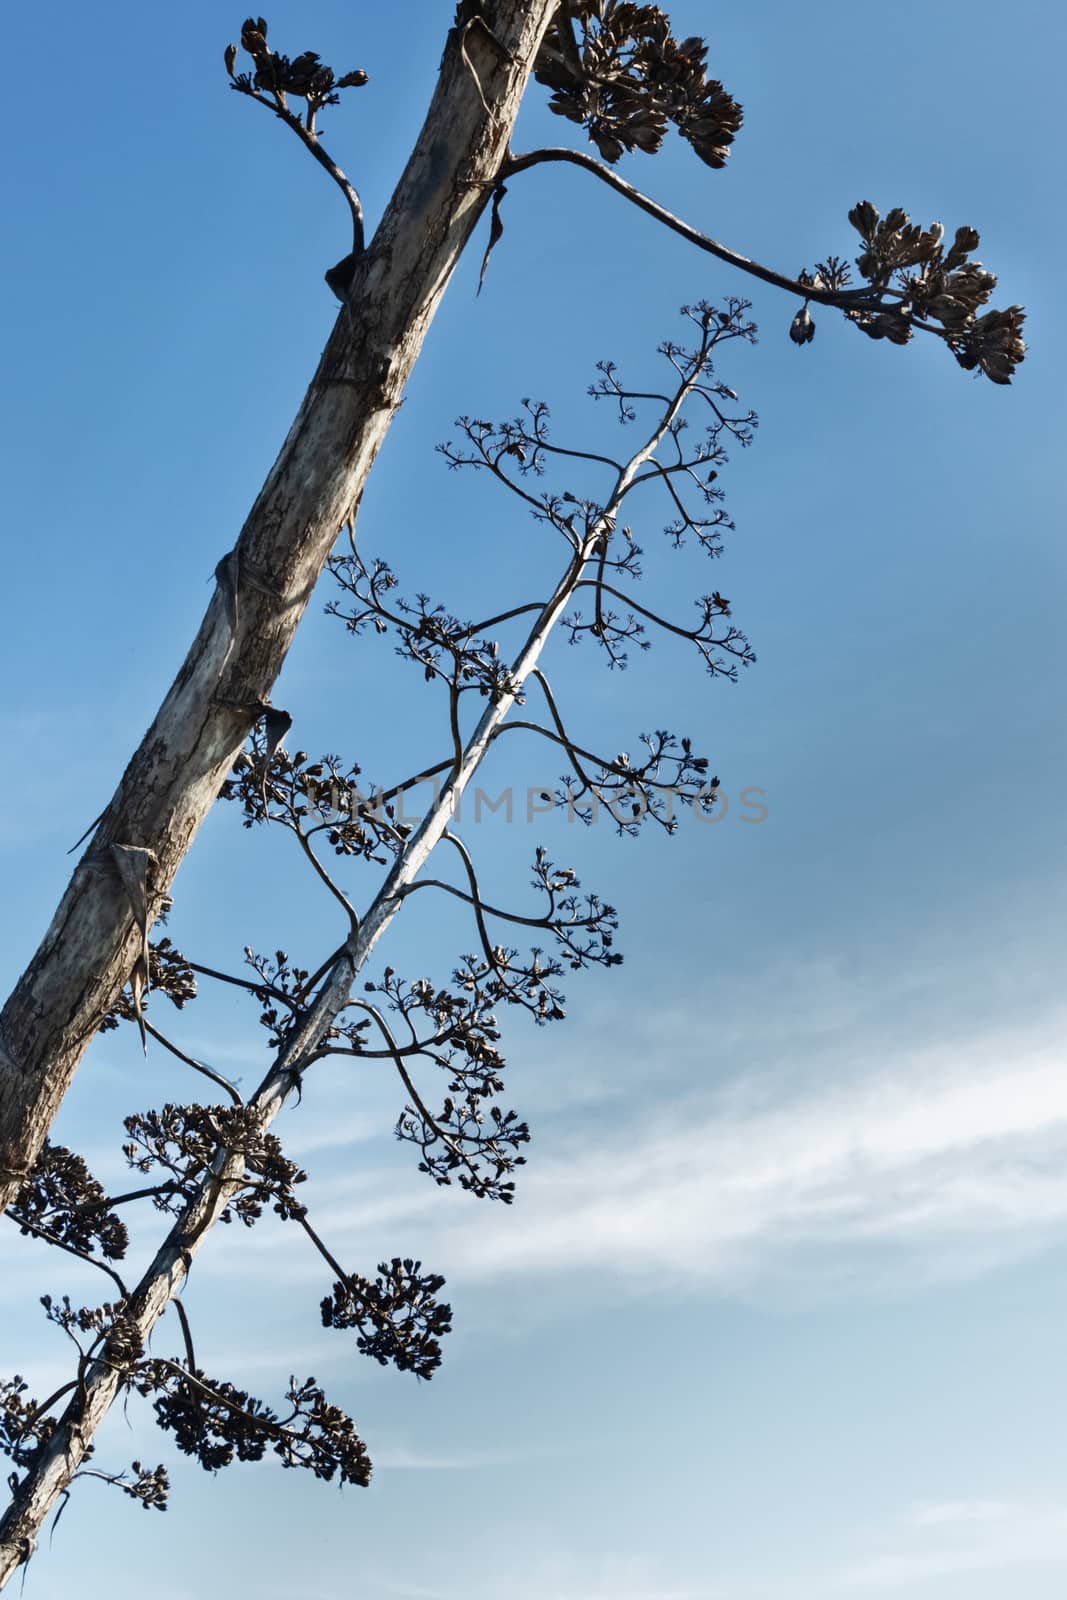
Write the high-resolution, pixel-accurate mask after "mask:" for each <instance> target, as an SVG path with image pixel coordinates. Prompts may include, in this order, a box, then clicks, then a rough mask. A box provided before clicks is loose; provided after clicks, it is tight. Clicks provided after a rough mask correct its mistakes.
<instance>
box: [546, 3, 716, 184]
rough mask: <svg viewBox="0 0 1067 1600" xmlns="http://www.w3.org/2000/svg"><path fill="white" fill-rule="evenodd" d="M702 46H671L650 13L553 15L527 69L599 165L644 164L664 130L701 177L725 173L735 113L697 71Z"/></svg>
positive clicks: (654, 11)
mask: <svg viewBox="0 0 1067 1600" xmlns="http://www.w3.org/2000/svg"><path fill="white" fill-rule="evenodd" d="M707 55H708V51H707V46H706V45H705V43H704V41H703V40H702V39H698V38H689V39H682V40H677V39H675V38H674V37H673V35H672V34H671V24H670V18H669V17H668V16H666V14H665V13H664V12H662V11H661V10H660V9H659V7H658V6H642V5H632V4H630V3H629V0H572V3H570V4H566V5H561V6H560V8H559V11H558V12H557V14H556V17H555V19H554V21H553V23H552V25H551V27H550V28H549V31H548V33H547V35H546V37H545V41H544V44H543V46H542V48H541V52H540V54H539V56H538V58H537V62H536V64H535V67H534V76H535V77H536V78H537V80H538V82H539V83H543V84H545V85H546V86H547V87H548V88H549V89H551V90H552V98H551V100H550V101H549V105H550V106H551V108H552V110H553V111H555V112H557V113H558V115H560V116H561V117H566V118H567V119H568V121H570V122H576V123H578V124H579V125H580V126H581V127H583V128H585V130H586V132H587V133H588V134H589V137H590V139H591V140H592V141H593V143H594V144H595V145H596V147H597V149H598V150H599V151H600V154H601V155H602V156H603V158H604V160H605V161H609V162H615V161H618V159H619V157H620V156H621V155H622V153H623V151H624V150H641V151H643V152H644V153H645V154H646V155H651V154H653V153H654V152H655V151H656V150H658V149H659V147H660V145H661V144H662V142H663V136H664V134H665V133H666V131H667V127H668V125H669V124H671V123H673V124H674V126H675V127H676V128H677V129H678V132H679V133H680V134H681V135H682V137H683V139H687V140H688V141H689V143H690V144H691V145H692V147H693V149H694V150H695V152H696V154H697V155H698V156H699V157H700V159H701V161H703V162H705V163H706V164H707V165H708V166H709V167H722V166H725V164H726V160H727V157H728V156H729V154H730V145H731V144H732V143H733V139H734V135H735V134H736V133H737V130H738V129H739V128H740V126H741V107H740V106H739V105H738V104H737V102H736V100H733V99H732V98H731V97H730V95H728V94H727V93H726V90H725V89H724V88H723V86H722V84H721V83H720V82H719V81H718V79H717V78H709V77H708V76H707V71H706V62H707Z"/></svg>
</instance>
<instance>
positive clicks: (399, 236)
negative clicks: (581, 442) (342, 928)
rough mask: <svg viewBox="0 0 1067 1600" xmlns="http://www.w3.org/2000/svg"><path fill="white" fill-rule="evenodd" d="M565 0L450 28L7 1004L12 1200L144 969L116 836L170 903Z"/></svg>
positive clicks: (366, 466)
mask: <svg viewBox="0 0 1067 1600" xmlns="http://www.w3.org/2000/svg"><path fill="white" fill-rule="evenodd" d="M555 7H556V0H497V3H496V4H495V6H493V7H491V8H490V10H491V13H492V31H491V32H490V29H489V27H488V26H486V25H484V24H483V23H482V22H481V21H479V22H476V23H472V24H467V25H463V24H461V25H460V26H457V27H456V28H454V29H453V30H452V32H451V33H450V34H449V36H448V40H447V43H446V46H445V53H444V58H443V60H442V64H441V74H440V79H439V82H438V85H437V89H436V91H435V94H434V97H433V100H432V101H431V104H430V108H429V111H428V114H427V117H426V121H425V124H424V126H423V129H422V132H421V133H420V135H419V139H418V142H417V143H416V145H415V148H414V151H413V152H412V155H411V158H410V160H409V161H408V164H407V167H406V169H405V171H404V173H403V175H402V177H401V179H400V182H399V184H398V185H397V188H396V191H395V193H394V195H393V198H392V200H391V201H390V203H389V206H388V208H387V210H386V212H385V215H384V216H383V218H382V221H381V224H380V226H379V227H378V229H377V231H376V233H375V235H374V237H373V239H372V240H371V242H370V245H369V246H368V249H367V252H366V254H365V255H364V256H363V257H362V259H361V261H360V263H359V265H358V268H357V271H356V275H355V280H354V283H353V285H352V289H351V293H350V296H349V303H348V306H347V307H346V308H344V309H343V310H342V312H341V314H340V316H339V317H338V319H337V323H336V325H335V327H334V330H333V333H332V335H331V337H330V340H329V342H328V344H327V346H326V348H325V350H324V352H323V355H322V358H321V360H320V362H319V365H318V370H317V371H316V373H315V376H314V378H313V379H312V382H311V386H310V388H309V389H308V392H307V394H306V396H305V398H304V401H303V404H302V405H301V407H300V410H299V412H298V414H297V417H296V420H295V422H294V423H293V426H292V428H291V429H290V431H289V436H288V438H287V439H286V441H285V443H284V445H283V446H282V449H281V453H280V454H279V456H278V459H277V461H276V462H275V464H274V466H273V467H272V469H271V472H270V474H269V476H268V478H267V481H266V483H265V484H264V486H263V489H262V490H261V492H260V494H259V496H258V498H257V500H256V502H255V504H254V506H253V507H252V510H251V512H250V514H249V517H248V520H247V522H246V523H245V525H244V527H243V529H242V530H241V534H240V537H239V538H238V541H237V545H236V548H235V552H234V555H233V558H232V559H231V561H230V563H229V570H230V572H231V573H232V574H233V575H234V577H235V580H236V588H237V625H236V631H235V632H234V630H233V628H232V619H233V604H232V597H228V596H227V594H226V592H225V590H224V588H223V586H221V585H220V587H219V589H218V590H217V592H216V594H215V596H214V598H213V600H212V602H211V604H210V605H209V607H208V610H207V614H206V615H205V617H204V620H203V622H202V623H201V626H200V630H199V632H198V634H197V636H196V639H195V640H194V642H193V645H192V648H191V649H190V651H189V654H188V656H187V657H186V659H185V662H184V664H183V665H182V668H181V670H180V672H179V673H178V676H177V678H176V679H175V681H174V683H173V685H172V686H171V689H170V691H169V693H168V694H167V696H166V699H165V700H164V702H163V704H162V706H161V707H160V709H159V712H158V714H157V716H156V719H155V721H154V722H153V723H152V726H151V727H150V728H149V730H148V732H147V733H146V734H145V737H144V739H143V740H142V742H141V745H140V748H139V749H138V750H137V752H136V754H135V755H134V757H133V759H132V760H131V761H130V764H129V766H128V767H127V769H126V771H125V773H124V774H123V777H122V781H121V782H120V784H119V787H118V789H117V791H116V793H115V795H114V796H113V798H112V800H111V802H110V804H109V805H108V807H107V810H106V812H105V813H104V815H103V818H102V820H101V822H100V824H99V826H98V827H97V829H96V831H95V833H94V836H93V838H92V840H91V842H90V845H89V848H88V850H87V851H86V853H85V855H84V856H83V857H82V859H81V861H80V862H79V864H78V866H77V868H76V869H75V872H74V875H73V877H72V879H71V882H70V886H69V887H68V889H67V892H66V894H65V895H64V897H63V900H62V902H61V903H60V906H59V908H58V910H57V911H56V914H55V916H54V917H53V919H52V924H51V926H50V927H49V929H48V932H47V933H46V934H45V937H44V940H43V942H42V944H41V946H40V948H39V949H38V951H37V953H36V955H35V956H34V957H33V960H32V961H31V963H30V965H29V966H28V967H27V969H26V971H25V972H24V974H23V976H22V977H21V978H20V980H19V982H18V985H17V986H16V988H15V990H14V992H13V993H12V995H11V997H10V999H9V1000H8V1002H7V1004H6V1005H5V1007H4V1009H3V1012H2V1013H0V1210H2V1209H4V1208H5V1207H6V1206H7V1205H8V1204H9V1203H10V1201H11V1200H12V1199H13V1198H14V1195H15V1194H16V1193H17V1192H18V1190H19V1188H20V1187H21V1185H22V1183H23V1181H24V1179H25V1176H26V1173H27V1171H28V1169H29V1167H30V1166H31V1165H32V1163H33V1161H34V1159H35V1158H36V1156H37V1153H38V1151H39V1150H40V1147H41V1145H42V1143H43V1141H44V1139H45V1136H46V1134H47V1132H48V1129H49V1127H50V1125H51V1123H52V1119H53V1117H54V1116H55V1113H56V1111H57V1109H58V1107H59V1105H60V1102H61V1101H62V1099H63V1096H64V1094H65V1093H66V1091H67V1088H68V1087H69V1085H70V1082H71V1079H72V1077H73V1075H74V1072H75V1070H76V1068H77V1065H78V1063H79V1061H80V1059H81V1057H82V1054H83V1052H84V1051H85V1048H86V1046H87V1045H88V1043H89V1041H90V1040H91V1039H92V1037H93V1035H94V1034H95V1033H96V1031H97V1029H98V1027H99V1025H100V1021H101V1018H102V1017H103V1015H104V1013H105V1011H106V1010H107V1009H108V1007H109V1006H111V1005H112V1004H113V1003H114V1001H115V999H116V997H117V996H118V994H119V992H120V990H121V988H122V986H123V984H124V983H125V982H126V980H127V979H128V978H129V977H130V975H131V972H132V970H133V968H134V964H135V962H136V960H137V957H138V952H139V946H140V937H141V936H140V933H139V931H138V928H137V926H136V923H135V919H134V916H133V913H132V911H131V908H130V902H129V898H128V896H127V893H126V890H125V889H124V887H123V883H122V880H121V878H120V877H119V874H118V872H117V871H116V870H115V866H114V856H113V854H112V852H111V849H110V846H112V845H114V844H120V845H132V846H135V847H140V848H145V849H148V850H151V851H152V852H153V856H154V862H153V865H152V870H151V875H150V879H149V889H150V895H149V900H150V913H155V912H157V911H158V908H159V903H160V899H161V897H162V896H163V895H164V894H165V893H166V891H167V889H168V888H169V886H170V884H171V882H172V880H173V877H174V874H175V872H176V871H177V869H178V866H179V865H180V863H181V861H182V858H183V857H184V855H185V853H186V851H187V850H188V849H189V847H190V845H191V844H192V841H193V839H194V837H195V835H196V832H197V829H198V828H199V826H200V824H201V822H202V821H203V820H204V817H205V816H206V814H207V812H208V810H209V808H210V806H211V804H212V802H213V801H214V799H215V797H216V795H217V794H218V791H219V786H220V784H221V782H222V780H223V778H224V777H225V775H226V773H227V771H228V770H229V768H230V766H231V764H232V762H233V759H234V756H235V755H236V754H237V752H238V750H239V749H240V748H241V745H242V743H243V742H244V739H245V736H246V734H247V733H248V730H249V728H250V726H251V725H252V723H253V722H254V721H255V720H256V717H257V715H258V708H259V707H260V706H261V705H262V704H263V702H264V701H266V700H267V699H268V697H269V695H270V691H271V686H272V685H273V683H274V681H275V678H276V677H277V675H278V672H279V670H280V668H281V665H282V662H283V661H284V659H285V655H286V652H287V650H288V648H289V645H290V643H291V641H292V638H293V634H294V632H295V630H296V627H297V624H298V622H299V621H300V618H301V616H302V614H303V611H304V607H305V606H306V604H307V602H308V599H309V597H310V594H311V591H312V588H313V586H314V584H315V581H316V579H317V577H318V575H319V572H320V571H321V569H322V566H323V564H324V562H325V560H326V557H327V555H328V554H329V552H330V549H331V547H332V545H333V543H334V540H335V538H336V536H337V532H338V529H339V528H340V526H341V525H342V523H343V522H344V521H345V519H346V518H347V517H348V516H349V515H350V514H351V512H352V510H353V508H354V506H355V505H356V504H357V503H358V500H359V496H360V493H361V492H362V488H363V484H364V482H365V480H366V476H367V473H368V471H369V470H370V467H371V465H372V464H373V461H374V458H375V456H376V454H377V452H378V449H379V447H380V445H381V443H382V440H383V439H384V437H385V434H386V432H387V431H388V428H389V424H390V422H391V420H392V417H393V415H394V413H395V411H396V408H397V406H398V405H399V403H400V398H401V394H402V391H403V388H404V384H405V382H406V380H407V378H408V376H409V374H410V372H411V369H412V367H413V365H414V363H415V360H416V358H417V356H418V353H419V350H420V348H421V345H422V341H423V338H424V337H425V334H426V330H427V328H428V327H429V324H430V322H431V320H432V318H433V315H434V312H435V310H436V309H437V306H438V303H439V301H440V299H441V296H442V294H443V293H444V290H445V288H446V286H447V284H448V281H449V278H450V277H451V274H452V272H453V270H454V268H455V266H456V263H457V261H458V260H459V257H460V255H461V253H462V251H463V249H464V247H465V245H466V244H467V242H468V240H469V239H470V236H471V233H472V231H473V229H474V227H475V224H476V223H477V221H478V218H479V216H480V215H481V213H482V211H483V209H484V207H485V204H486V201H487V199H488V197H489V194H490V192H491V190H490V184H491V181H492V179H493V178H494V177H495V176H496V174H497V172H498V170H499V168H500V165H501V162H502V161H503V159H504V157H505V154H506V152H507V147H508V140H509V137H510V134H511V129H512V127H513V124H514V121H515V116H516V113H517V111H518V108H519V103H520V101H521V98H522V93H523V89H524V87H525V84H526V80H527V77H528V74H529V71H530V68H531V65H532V63H533V60H534V57H535V55H536V53H537V50H538V47H539V45H540V43H541V40H542V38H543V36H544V33H545V30H546V28H547V26H548V23H549V20H550V18H551V15H552V13H553V11H554V10H555Z"/></svg>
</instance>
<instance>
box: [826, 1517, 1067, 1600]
mask: <svg viewBox="0 0 1067 1600" xmlns="http://www.w3.org/2000/svg"><path fill="white" fill-rule="evenodd" d="M1065 1560H1067V1510H1065V1509H1064V1508H1063V1507H1062V1506H1057V1505H1052V1504H1038V1503H1025V1502H1013V1501H1007V1500H952V1501H946V1502H942V1503H934V1504H931V1503H929V1502H924V1503H921V1504H919V1505H917V1506H914V1507H912V1508H911V1510H910V1512H909V1513H908V1514H907V1515H906V1516H905V1517H903V1518H902V1519H901V1524H900V1527H899V1529H898V1530H897V1532H896V1534H895V1536H894V1537H893V1538H892V1540H891V1541H887V1543H886V1546H885V1547H884V1548H883V1549H882V1550H880V1551H879V1552H878V1553H876V1554H874V1555H872V1556H870V1557H867V1558H864V1559H861V1560H859V1561H856V1562H854V1563H853V1564H851V1565H850V1566H848V1567H846V1568H845V1569H844V1571H842V1572H841V1573H839V1574H838V1575H837V1576H836V1578H835V1579H834V1580H832V1587H833V1588H834V1589H836V1590H839V1591H844V1592H846V1593H848V1592H851V1591H854V1590H855V1591H861V1592H862V1591H865V1590H872V1589H873V1590H891V1591H892V1590H898V1589H899V1590H900V1592H901V1593H902V1594H903V1593H911V1592H912V1590H913V1589H914V1588H915V1586H916V1585H925V1584H927V1583H933V1582H934V1581H935V1580H937V1579H939V1578H945V1577H950V1576H952V1575H953V1574H958V1573H967V1572H969V1573H979V1572H986V1571H996V1570H999V1569H1001V1568H1003V1569H1005V1570H1008V1569H1011V1568H1016V1567H1025V1566H1033V1565H1040V1564H1048V1563H1061V1562H1063V1561H1065ZM936 1592H940V1588H938V1590H937V1591H936Z"/></svg>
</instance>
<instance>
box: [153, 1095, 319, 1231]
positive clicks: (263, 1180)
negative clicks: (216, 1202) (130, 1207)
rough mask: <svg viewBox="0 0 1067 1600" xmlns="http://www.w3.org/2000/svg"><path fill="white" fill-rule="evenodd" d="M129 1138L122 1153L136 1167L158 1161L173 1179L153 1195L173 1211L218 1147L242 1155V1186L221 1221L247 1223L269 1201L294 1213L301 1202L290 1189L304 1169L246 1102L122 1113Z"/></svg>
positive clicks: (301, 1179)
mask: <svg viewBox="0 0 1067 1600" xmlns="http://www.w3.org/2000/svg"><path fill="white" fill-rule="evenodd" d="M125 1128H126V1131H127V1133H128V1134H129V1135H130V1142H129V1143H128V1144H125V1145H123V1147H122V1148H123V1154H124V1155H125V1157H126V1159H127V1161H128V1162H129V1164H130V1166H131V1167H134V1168H135V1169H136V1170H137V1171H138V1172H145V1173H147V1172H150V1171H151V1170H152V1168H153V1167H162V1168H163V1169H164V1170H165V1171H167V1172H169V1173H171V1174H172V1177H173V1179H174V1182H173V1183H172V1184H170V1185H168V1186H167V1188H166V1189H165V1191H163V1192H161V1193H160V1194H158V1195H157V1196H156V1197H155V1202H154V1203H155V1204H156V1206H157V1207H158V1208H159V1209H160V1210H161V1211H169V1212H171V1213H172V1214H173V1215H177V1214H178V1213H179V1212H180V1211H181V1210H182V1208H183V1207H184V1206H185V1205H187V1204H188V1203H189V1201H190V1200H191V1199H192V1197H193V1193H194V1190H195V1188H196V1185H197V1184H198V1183H199V1182H201V1181H202V1180H203V1179H204V1177H205V1176H206V1174H207V1173H208V1171H209V1169H210V1168H211V1166H212V1164H213V1162H214V1161H215V1159H216V1157H217V1155H218V1154H219V1152H220V1151H227V1152H228V1153H229V1154H231V1155H240V1156H241V1157H242V1158H243V1160H244V1166H245V1171H244V1176H243V1179H242V1187H241V1189H240V1192H239V1193H237V1194H236V1195H235V1196H234V1197H233V1198H232V1199H231V1201H230V1202H229V1204H228V1205H227V1206H226V1208H225V1210H224V1211H223V1212H222V1214H221V1220H222V1221H223V1222H231V1221H232V1220H233V1218H234V1216H237V1217H239V1218H240V1220H241V1221H242V1222H243V1223H244V1224H245V1226H246V1227H251V1226H252V1224H253V1223H254V1222H256V1221H257V1220H258V1219H259V1217H261V1216H262V1214H263V1207H264V1206H265V1205H267V1204H268V1203H269V1204H270V1205H271V1206H272V1209H273V1210H274V1211H276V1212H277V1214H278V1215H279V1216H280V1217H283V1218H288V1217H293V1216H298V1215H300V1214H301V1213H302V1212H303V1209H304V1208H303V1206H302V1205H301V1204H300V1202H299V1201H298V1200H297V1199H296V1197H295V1195H294V1194H293V1188H294V1186H295V1185H296V1184H299V1183H303V1182H305V1180H306V1178H307V1173H306V1172H303V1171H302V1170H301V1169H300V1168H299V1167H298V1166H296V1165H295V1164H294V1163H293V1162H292V1161H289V1160H288V1159H287V1157H286V1156H285V1155H283V1153H282V1147H281V1141H280V1140H279V1139H278V1138H277V1137H276V1135H274V1134H272V1133H267V1132H265V1131H264V1128H263V1124H262V1121H261V1118H260V1116H259V1114H258V1113H257V1112H256V1111H255V1110H254V1109H253V1108H252V1107H250V1106H235V1105H225V1106H202V1105H188V1106H175V1105H169V1104H168V1105H165V1106H164V1107H163V1109H162V1110H161V1111H147V1112H145V1113H143V1114H142V1115H139V1116H131V1117H127V1118H126V1119H125Z"/></svg>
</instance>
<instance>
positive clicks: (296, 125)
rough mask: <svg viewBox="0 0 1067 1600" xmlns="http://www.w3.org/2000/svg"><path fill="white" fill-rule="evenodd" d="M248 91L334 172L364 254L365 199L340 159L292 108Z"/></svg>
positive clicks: (355, 243) (357, 248) (355, 245)
mask: <svg viewBox="0 0 1067 1600" xmlns="http://www.w3.org/2000/svg"><path fill="white" fill-rule="evenodd" d="M246 92H247V94H248V97H249V99H251V100H255V102H256V103H257V105H261V106H265V107H266V108H267V110H268V111H272V112H273V113H274V115H275V116H276V117H280V119H281V120H282V122H284V123H285V125H286V127H287V128H292V130H293V132H294V133H295V134H296V136H297V138H298V139H299V140H300V143H301V144H302V145H303V146H304V148H305V150H310V152H311V154H312V155H313V156H314V157H315V160H316V161H317V162H318V164H319V166H320V167H323V168H324V169H325V170H326V171H327V172H328V173H329V174H330V177H331V178H332V179H333V181H334V183H336V185H337V187H338V188H339V189H340V191H341V193H342V194H343V195H344V197H345V200H346V201H347V202H348V209H349V211H350V212H351V214H352V254H353V255H356V256H361V255H362V254H363V250H364V236H363V202H362V201H361V200H360V198H359V195H358V194H357V192H356V190H355V189H354V188H353V186H352V184H351V182H350V181H349V179H348V178H346V177H345V175H344V173H343V172H342V171H341V169H340V167H339V166H338V165H337V163H336V161H333V160H331V158H330V157H329V156H328V155H327V154H326V151H325V150H324V149H323V148H322V145H321V144H320V143H319V136H318V134H317V133H316V132H315V131H314V127H312V128H310V129H308V128H305V126H304V124H303V123H302V122H301V120H300V118H299V117H298V116H296V115H295V114H294V113H293V112H292V111H290V110H289V108H288V106H283V105H278V104H276V103H275V102H274V101H273V100H268V99H267V97H266V95H264V94H260V93H258V92H257V91H256V90H255V89H249V90H247V91H246Z"/></svg>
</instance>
